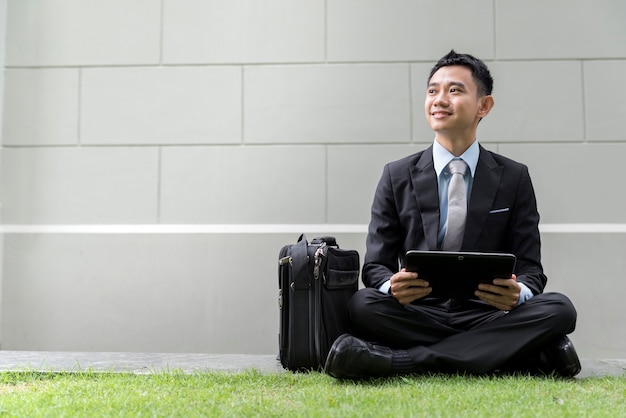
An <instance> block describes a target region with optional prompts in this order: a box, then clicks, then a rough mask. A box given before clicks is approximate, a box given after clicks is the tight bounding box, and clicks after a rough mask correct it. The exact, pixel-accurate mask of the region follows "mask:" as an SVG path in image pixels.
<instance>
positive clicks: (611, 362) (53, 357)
mask: <svg viewBox="0 0 626 418" xmlns="http://www.w3.org/2000/svg"><path fill="white" fill-rule="evenodd" d="M581 363H582V372H581V373H580V374H579V375H578V376H577V377H578V378H584V377H601V376H622V375H625V374H626V359H581ZM251 369H254V370H258V371H261V372H265V373H283V372H285V371H284V369H283V368H282V367H281V365H280V363H279V362H278V361H277V360H276V355H273V354H202V353H190V354H176V353H119V352H104V353H102V352H60V351H59V352H57V351H0V372H2V371H4V372H7V371H40V372H78V371H87V370H89V371H96V372H131V373H137V374H148V373H158V372H163V371H181V372H183V373H194V372H202V371H225V372H240V371H245V370H251Z"/></svg>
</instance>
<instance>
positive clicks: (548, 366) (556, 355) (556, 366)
mask: <svg viewBox="0 0 626 418" xmlns="http://www.w3.org/2000/svg"><path fill="white" fill-rule="evenodd" d="M539 370H540V371H541V372H543V373H545V374H554V375H556V376H560V377H574V376H576V375H577V374H578V373H580V370H581V366H580V360H579V359H578V354H576V349H575V348H574V344H572V341H571V340H570V339H569V338H568V337H567V336H566V335H564V336H563V337H561V338H559V339H557V340H556V341H555V342H553V343H552V344H550V345H548V346H547V347H546V348H545V349H543V350H542V351H541V352H540V353H539Z"/></svg>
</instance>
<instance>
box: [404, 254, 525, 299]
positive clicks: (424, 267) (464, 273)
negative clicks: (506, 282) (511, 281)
mask: <svg viewBox="0 0 626 418" xmlns="http://www.w3.org/2000/svg"><path fill="white" fill-rule="evenodd" d="M515 261H516V259H515V256H514V255H513V254H504V253H478V252H448V251H417V250H411V251H408V252H407V253H406V270H407V271H412V272H417V274H418V275H419V278H420V279H424V280H426V281H428V283H429V284H430V286H431V287H432V288H433V291H432V293H431V294H430V295H429V296H431V297H437V298H453V299H476V296H474V292H475V291H476V290H477V289H478V284H479V283H489V284H492V283H493V279H495V278H502V279H507V278H509V277H511V274H513V269H514V268H515Z"/></svg>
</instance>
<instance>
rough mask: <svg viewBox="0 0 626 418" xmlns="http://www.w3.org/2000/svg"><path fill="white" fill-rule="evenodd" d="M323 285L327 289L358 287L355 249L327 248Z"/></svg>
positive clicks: (357, 266)
mask: <svg viewBox="0 0 626 418" xmlns="http://www.w3.org/2000/svg"><path fill="white" fill-rule="evenodd" d="M326 256H327V260H326V269H325V270H326V271H325V273H324V287H325V288H326V289H328V290H334V289H337V290H338V289H346V288H354V289H356V288H357V287H358V280H359V268H360V264H359V253H358V252H357V251H356V250H342V249H340V248H332V247H331V248H328V253H327V255H326Z"/></svg>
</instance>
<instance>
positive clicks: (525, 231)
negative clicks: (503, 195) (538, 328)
mask: <svg viewBox="0 0 626 418" xmlns="http://www.w3.org/2000/svg"><path fill="white" fill-rule="evenodd" d="M508 231H509V233H508V239H507V240H508V242H509V246H510V248H511V250H510V252H512V253H513V254H515V255H516V257H517V264H516V267H515V274H516V276H517V281H519V282H522V283H524V284H525V285H526V286H527V287H528V288H529V289H530V290H531V291H532V292H533V294H535V295H536V294H539V293H542V292H543V289H544V287H545V285H546V282H547V278H546V276H545V275H544V273H543V267H542V265H541V237H540V234H539V212H538V211H537V200H536V197H535V191H534V188H533V185H532V181H531V179H530V175H529V173H528V168H527V167H526V166H524V167H523V170H522V172H521V175H520V180H519V186H518V189H517V196H516V202H515V206H514V210H513V213H512V217H511V222H510V225H509V228H508Z"/></svg>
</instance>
